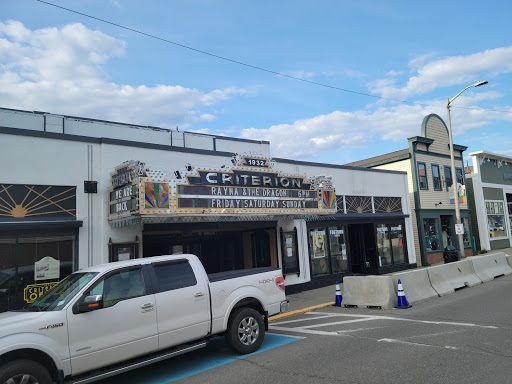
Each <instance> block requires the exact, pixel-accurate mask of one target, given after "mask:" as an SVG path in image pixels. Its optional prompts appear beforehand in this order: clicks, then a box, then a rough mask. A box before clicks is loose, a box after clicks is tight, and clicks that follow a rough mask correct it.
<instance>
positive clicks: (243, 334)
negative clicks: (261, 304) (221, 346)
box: [238, 316, 260, 345]
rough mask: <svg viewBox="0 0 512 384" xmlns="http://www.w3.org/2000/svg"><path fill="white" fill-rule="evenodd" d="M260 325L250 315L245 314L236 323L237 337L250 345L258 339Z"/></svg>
mask: <svg viewBox="0 0 512 384" xmlns="http://www.w3.org/2000/svg"><path fill="white" fill-rule="evenodd" d="M259 334H260V325H259V324H258V322H257V321H256V319H255V318H254V317H252V316H247V317H245V318H244V319H242V321H241V322H240V324H238V338H239V339H240V342H241V343H242V344H244V345H252V344H254V343H255V342H256V340H258V336H259Z"/></svg>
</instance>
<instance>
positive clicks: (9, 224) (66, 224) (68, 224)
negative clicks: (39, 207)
mask: <svg viewBox="0 0 512 384" xmlns="http://www.w3.org/2000/svg"><path fill="white" fill-rule="evenodd" d="M82 224H83V222H82V221H79V220H45V221H43V220H37V221H3V222H0V232H3V231H19V230H32V229H61V228H62V229H67V228H80V227H81V226H82Z"/></svg>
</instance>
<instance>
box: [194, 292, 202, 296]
mask: <svg viewBox="0 0 512 384" xmlns="http://www.w3.org/2000/svg"><path fill="white" fill-rule="evenodd" d="M203 296H204V293H203V292H197V293H196V294H195V295H194V297H203Z"/></svg>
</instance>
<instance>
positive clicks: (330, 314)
mask: <svg viewBox="0 0 512 384" xmlns="http://www.w3.org/2000/svg"><path fill="white" fill-rule="evenodd" d="M304 315H329V316H331V317H332V316H338V317H379V316H375V315H356V314H348V313H331V312H306V313H304Z"/></svg>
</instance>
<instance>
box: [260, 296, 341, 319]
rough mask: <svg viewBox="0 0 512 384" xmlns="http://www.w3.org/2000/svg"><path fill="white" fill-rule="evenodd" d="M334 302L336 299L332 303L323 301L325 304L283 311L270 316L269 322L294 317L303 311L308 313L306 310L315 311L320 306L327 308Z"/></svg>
mask: <svg viewBox="0 0 512 384" xmlns="http://www.w3.org/2000/svg"><path fill="white" fill-rule="evenodd" d="M333 304H334V301H332V302H330V303H323V304H318V305H314V306H312V307H307V308H302V309H297V310H295V311H290V312H286V313H281V314H279V315H275V316H272V317H269V318H268V322H269V323H271V322H273V321H277V320H282V319H286V318H288V317H292V316H297V315H300V314H302V313H306V312H311V311H314V310H315V309H320V308H325V307H329V306H331V305H333Z"/></svg>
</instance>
